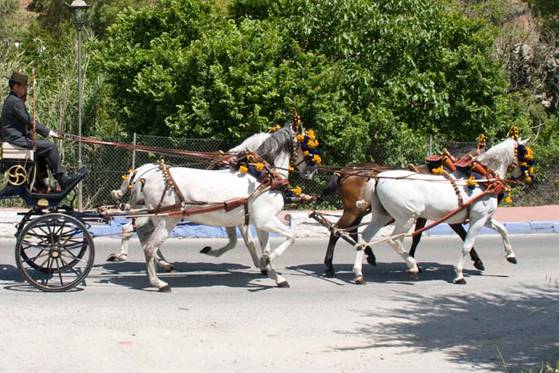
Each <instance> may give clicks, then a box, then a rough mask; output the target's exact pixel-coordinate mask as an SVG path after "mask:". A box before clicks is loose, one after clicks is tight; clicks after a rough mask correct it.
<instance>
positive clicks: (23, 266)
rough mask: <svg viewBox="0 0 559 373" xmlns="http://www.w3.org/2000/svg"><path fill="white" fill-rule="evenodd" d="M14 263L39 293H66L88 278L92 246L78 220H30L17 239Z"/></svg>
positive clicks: (51, 217) (48, 217)
mask: <svg viewBox="0 0 559 373" xmlns="http://www.w3.org/2000/svg"><path fill="white" fill-rule="evenodd" d="M15 256H16V263H17V267H18V269H19V270H20V272H21V273H22V275H23V277H24V278H25V280H26V281H27V282H29V283H30V284H31V285H33V286H34V287H36V288H37V289H40V290H42V291H65V290H69V289H72V288H74V287H76V286H78V285H79V284H80V283H81V282H82V281H83V280H84V279H85V277H86V276H87V275H88V273H89V271H90V270H91V267H93V261H94V258H95V246H94V244H93V239H92V238H91V235H90V234H89V232H88V230H87V227H86V226H85V225H84V224H83V223H82V222H81V221H80V220H79V219H77V218H75V217H73V216H71V215H67V214H62V213H51V214H46V215H41V216H39V217H38V218H35V219H33V220H31V221H30V222H29V223H27V224H26V225H25V227H23V229H22V230H21V232H20V233H19V235H18V237H17V243H16V250H15Z"/></svg>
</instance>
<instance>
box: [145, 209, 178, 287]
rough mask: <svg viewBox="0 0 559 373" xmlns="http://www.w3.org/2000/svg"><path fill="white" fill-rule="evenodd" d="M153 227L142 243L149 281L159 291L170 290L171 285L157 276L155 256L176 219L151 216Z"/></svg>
mask: <svg viewBox="0 0 559 373" xmlns="http://www.w3.org/2000/svg"><path fill="white" fill-rule="evenodd" d="M152 219H153V223H154V227H155V229H154V230H153V232H152V233H151V234H150V235H149V237H147V240H146V242H145V244H144V255H145V257H146V267H147V273H148V278H149V282H150V284H151V285H152V286H154V287H156V288H157V289H159V291H161V292H170V291H171V287H170V286H169V284H167V283H166V282H165V281H162V280H160V279H159V278H158V277H157V272H156V270H155V256H156V252H157V248H159V247H160V246H161V245H162V244H163V242H165V240H166V239H167V237H168V236H169V233H170V232H171V230H172V229H173V228H174V226H175V225H176V223H177V222H176V221H174V222H173V221H172V220H171V219H169V218H152Z"/></svg>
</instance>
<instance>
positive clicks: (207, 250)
mask: <svg viewBox="0 0 559 373" xmlns="http://www.w3.org/2000/svg"><path fill="white" fill-rule="evenodd" d="M225 232H226V233H227V238H229V242H228V243H227V245H225V246H223V247H220V248H219V249H215V250H213V249H212V247H211V246H206V247H204V248H203V249H202V250H200V253H202V254H206V255H210V256H214V257H216V258H218V257H220V256H222V255H223V254H225V253H226V252H228V251H229V250H232V249H234V248H235V246H236V245H237V228H236V227H225Z"/></svg>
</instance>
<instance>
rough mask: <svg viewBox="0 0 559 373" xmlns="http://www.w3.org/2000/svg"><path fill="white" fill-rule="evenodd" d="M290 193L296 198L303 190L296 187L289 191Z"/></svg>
mask: <svg viewBox="0 0 559 373" xmlns="http://www.w3.org/2000/svg"><path fill="white" fill-rule="evenodd" d="M291 193H293V194H295V195H296V196H300V195H301V193H303V189H302V188H301V187H300V186H298V185H297V186H296V187H295V188H292V189H291Z"/></svg>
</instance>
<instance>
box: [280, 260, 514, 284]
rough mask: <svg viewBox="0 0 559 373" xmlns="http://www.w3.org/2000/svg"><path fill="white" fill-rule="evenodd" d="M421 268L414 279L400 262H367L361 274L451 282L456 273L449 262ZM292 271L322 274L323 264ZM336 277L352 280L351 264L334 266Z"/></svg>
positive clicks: (469, 273) (377, 279)
mask: <svg viewBox="0 0 559 373" xmlns="http://www.w3.org/2000/svg"><path fill="white" fill-rule="evenodd" d="M418 265H419V267H420V268H421V271H422V272H421V274H420V276H419V279H417V280H414V279H412V278H411V277H410V275H408V274H407V273H406V265H405V264H404V263H402V262H392V263H378V264H377V265H376V266H374V267H373V266H370V265H368V264H364V265H363V275H364V276H365V280H367V281H369V282H379V283H399V284H401V283H414V282H417V281H441V280H442V281H447V282H450V283H452V280H453V279H454V277H456V273H455V272H454V266H453V265H449V264H441V263H437V262H421V263H418ZM286 268H287V269H289V270H293V271H306V272H310V273H312V274H313V275H315V276H318V275H323V273H324V265H322V264H303V265H297V266H289V267H286ZM335 269H336V278H338V279H340V280H342V281H346V282H352V281H353V280H354V276H353V265H351V264H338V265H336V266H335ZM464 276H465V277H469V276H491V277H494V276H498V277H508V276H506V275H494V274H492V275H484V274H483V273H482V272H481V271H478V270H468V269H464Z"/></svg>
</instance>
